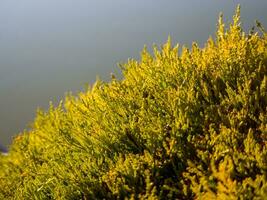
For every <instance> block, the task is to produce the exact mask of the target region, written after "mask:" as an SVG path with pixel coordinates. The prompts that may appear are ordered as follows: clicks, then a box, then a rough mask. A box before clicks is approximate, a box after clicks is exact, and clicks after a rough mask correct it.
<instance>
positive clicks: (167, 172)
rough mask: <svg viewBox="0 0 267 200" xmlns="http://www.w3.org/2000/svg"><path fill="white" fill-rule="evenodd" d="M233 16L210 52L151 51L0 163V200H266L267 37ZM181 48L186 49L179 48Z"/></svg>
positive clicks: (69, 101)
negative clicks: (121, 77) (245, 25)
mask: <svg viewBox="0 0 267 200" xmlns="http://www.w3.org/2000/svg"><path fill="white" fill-rule="evenodd" d="M258 27H259V32H254V31H251V32H250V33H249V34H246V33H245V32H243V30H242V28H241V25H240V9H239V8H238V9H237V11H236V14H235V15H234V17H233V22H232V23H231V24H230V25H229V27H227V28H226V27H225V25H224V23H223V20H222V17H220V18H219V21H218V28H217V34H216V38H215V39H212V38H210V39H209V40H208V41H207V43H206V45H205V47H204V48H200V47H199V46H198V45H197V44H196V43H193V45H192V48H190V49H188V48H186V47H182V48H179V46H178V45H177V46H175V47H173V46H172V45H171V40H170V39H169V40H168V41H167V43H166V44H165V45H163V47H162V48H158V47H154V54H153V55H151V54H150V53H149V52H148V51H147V50H146V49H144V50H143V51H142V53H141V59H140V61H136V60H129V61H128V63H127V64H124V65H123V66H122V71H123V79H122V80H118V79H116V78H115V77H112V80H111V81H110V82H108V83H105V82H102V81H100V80H98V81H96V83H95V84H94V85H93V86H92V87H90V88H88V89H87V90H86V92H82V93H80V94H79V95H77V96H73V95H68V96H67V97H66V99H65V100H64V101H62V102H61V103H60V105H58V106H56V107H55V106H53V105H52V104H51V106H50V109H49V110H48V111H46V112H44V111H38V112H37V116H36V119H35V121H34V123H33V125H32V129H31V130H30V131H25V132H24V133H21V134H20V135H18V136H17V137H16V138H15V139H14V142H13V144H12V145H11V148H10V152H9V154H8V156H1V157H0V199H18V200H21V199H151V200H152V199H208V200H209V199H266V197H267V114H266V113H267V34H266V33H265V31H264V29H263V28H262V27H261V26H260V25H258ZM180 49H181V50H180Z"/></svg>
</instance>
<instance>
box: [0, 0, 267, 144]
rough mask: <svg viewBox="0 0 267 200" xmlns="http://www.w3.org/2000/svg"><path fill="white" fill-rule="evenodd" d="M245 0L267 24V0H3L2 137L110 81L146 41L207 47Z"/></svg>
mask: <svg viewBox="0 0 267 200" xmlns="http://www.w3.org/2000/svg"><path fill="white" fill-rule="evenodd" d="M239 3H240V4H241V17H242V22H243V24H244V29H245V30H249V29H250V28H251V27H252V26H253V25H254V20H255V19H257V20H259V21H261V22H262V24H263V25H264V26H265V27H267V12H266V9H267V1H266V0H254V1H251V0H240V1H237V0H236V1H233V0H201V1H200V0H131V1H130V0H105V1H104V0H1V1H0V144H2V145H4V146H7V145H9V144H10V142H11V138H12V137H13V136H14V135H15V134H17V133H19V132H21V131H23V130H24V129H27V128H28V127H29V124H30V123H31V122H32V121H33V119H34V116H35V112H36V109H37V107H40V108H42V109H47V108H48V105H49V101H53V102H54V103H55V104H57V103H58V101H59V100H60V99H62V98H64V95H65V93H66V92H68V91H72V92H73V93H75V92H77V91H80V90H82V89H83V88H84V85H85V84H86V83H89V84H91V83H93V82H94V81H95V78H96V76H97V75H99V76H100V78H101V79H103V80H106V81H108V80H109V76H110V73H111V72H115V74H119V69H118V67H117V63H118V62H126V61H127V59H128V58H136V59H138V58H139V52H140V51H141V50H142V48H143V46H144V44H146V45H148V46H151V45H152V44H153V43H156V44H159V45H161V44H163V43H164V42H165V41H166V40H167V37H168V35H170V36H171V37H172V39H173V43H180V44H186V45H187V46H190V44H191V43H192V41H196V42H198V43H199V44H200V45H201V46H202V45H203V44H204V43H205V41H206V40H207V39H208V37H209V36H210V35H214V33H215V30H216V23H217V19H218V15H219V12H223V13H224V16H225V19H226V21H229V20H230V19H231V17H232V15H233V14H234V11H235V8H236V6H237V4H239Z"/></svg>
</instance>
